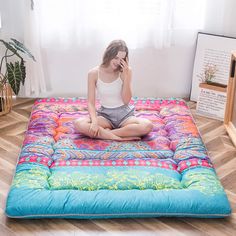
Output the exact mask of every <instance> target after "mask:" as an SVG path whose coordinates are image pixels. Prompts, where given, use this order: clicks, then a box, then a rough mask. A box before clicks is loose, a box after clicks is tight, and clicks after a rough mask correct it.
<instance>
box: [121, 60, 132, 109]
mask: <svg viewBox="0 0 236 236" xmlns="http://www.w3.org/2000/svg"><path fill="white" fill-rule="evenodd" d="M123 65H124V66H123V72H122V73H121V79H122V80H123V88H122V93H121V96H122V100H123V102H124V104H129V102H130V99H131V97H132V90H131V78H132V71H131V68H130V67H129V66H128V64H127V63H126V62H125V61H124V63H123Z"/></svg>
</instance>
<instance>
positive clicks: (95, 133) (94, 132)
mask: <svg viewBox="0 0 236 236" xmlns="http://www.w3.org/2000/svg"><path fill="white" fill-rule="evenodd" d="M98 131H99V126H98V124H97V122H92V123H91V125H90V127H89V134H90V136H91V137H93V138H95V137H97V136H98Z"/></svg>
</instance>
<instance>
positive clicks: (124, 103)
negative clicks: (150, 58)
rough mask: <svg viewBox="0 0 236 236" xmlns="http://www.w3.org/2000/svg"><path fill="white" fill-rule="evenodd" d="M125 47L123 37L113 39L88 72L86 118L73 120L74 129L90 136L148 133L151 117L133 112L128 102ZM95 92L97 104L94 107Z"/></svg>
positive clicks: (128, 70) (119, 137) (134, 136)
mask: <svg viewBox="0 0 236 236" xmlns="http://www.w3.org/2000/svg"><path fill="white" fill-rule="evenodd" d="M128 54H129V52H128V48H127V46H126V44H125V42H124V41H123V40H114V41H112V42H111V43H110V44H109V46H108V47H107V48H106V50H105V53H104V55H103V61H102V64H101V65H100V66H97V67H95V68H93V69H92V70H90V71H89V73H88V111H89V115H90V117H89V118H85V119H84V118H83V119H77V120H75V128H76V130H77V131H78V132H80V133H82V134H84V135H86V136H89V137H91V138H99V139H111V140H118V141H123V140H140V139H141V136H143V135H146V134H148V133H149V132H150V131H151V130H152V128H153V125H152V123H151V121H149V120H147V119H144V118H138V117H135V116H134V107H131V106H130V105H129V102H130V99H131V97H132V92H131V76H132V72H131V68H130V67H129V65H128ZM96 92H97V93H98V95H99V99H100V104H101V108H100V109H99V110H98V111H96V108H95V100H96Z"/></svg>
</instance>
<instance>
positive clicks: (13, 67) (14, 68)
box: [7, 61, 25, 95]
mask: <svg viewBox="0 0 236 236" xmlns="http://www.w3.org/2000/svg"><path fill="white" fill-rule="evenodd" d="M22 76H24V73H23V72H22V71H21V66H20V63H19V62H18V61H17V62H15V64H13V63H12V62H10V63H7V78H8V82H9V84H10V85H11V88H12V90H13V91H14V93H15V94H16V95H17V94H18V93H19V90H20V83H21V82H22V81H24V79H25V78H24V77H22Z"/></svg>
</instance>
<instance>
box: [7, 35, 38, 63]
mask: <svg viewBox="0 0 236 236" xmlns="http://www.w3.org/2000/svg"><path fill="white" fill-rule="evenodd" d="M11 40H12V41H13V43H12V42H11V43H10V44H11V45H13V46H14V47H15V48H16V49H17V50H19V51H21V52H23V53H25V54H26V55H28V56H29V57H30V58H32V59H33V60H34V61H36V60H35V58H34V56H33V55H32V54H31V52H30V51H29V50H28V49H27V48H26V47H25V45H24V44H23V43H21V42H19V41H18V40H16V39H13V38H11Z"/></svg>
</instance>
